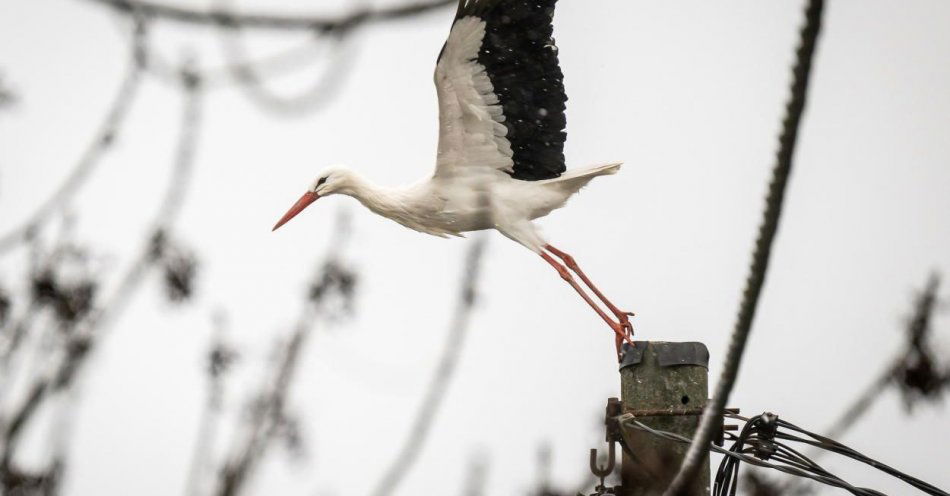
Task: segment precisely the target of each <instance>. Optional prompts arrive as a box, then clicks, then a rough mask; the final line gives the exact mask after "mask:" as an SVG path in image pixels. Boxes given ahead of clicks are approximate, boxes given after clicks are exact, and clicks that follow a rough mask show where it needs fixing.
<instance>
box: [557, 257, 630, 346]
mask: <svg viewBox="0 0 950 496" xmlns="http://www.w3.org/2000/svg"><path fill="white" fill-rule="evenodd" d="M544 249H546V250H548V251H550V252H551V253H553V254H555V255H557V257H558V258H560V259H561V260H563V261H564V265H566V266H567V267H568V268H569V269H571V270H572V271H574V273H575V274H577V276H578V277H580V278H581V280H582V281H584V284H586V285H587V287H589V288H590V289H591V291H593V292H594V294H595V295H597V298H600V301H602V302H604V305H606V306H607V308H609V309H610V311H611V312H612V313H613V314H614V316H616V317H617V320H619V321H620V324H621V325H623V327H624V329H625V332H626V333H628V336H633V326H632V325H631V324H630V319H629V318H628V317H629V316H632V315H633V313H631V312H624V311H622V310H620V309H619V308H617V306H616V305H614V304H613V303H611V301H610V300H608V299H607V297H606V296H604V294H603V293H601V292H600V290H599V289H597V286H594V283H593V282H591V280H590V279H589V278H588V277H587V275H586V274H584V271H582V270H581V268H580V266H578V265H577V262H575V261H574V257H572V256H570V255H568V254H567V253H565V252H563V251H561V250H558V249H557V248H555V247H553V246H551V245H545V246H544Z"/></svg>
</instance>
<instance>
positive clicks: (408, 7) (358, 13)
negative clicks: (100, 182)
mask: <svg viewBox="0 0 950 496" xmlns="http://www.w3.org/2000/svg"><path fill="white" fill-rule="evenodd" d="M87 1H91V2H94V3H97V4H100V5H104V6H108V7H111V8H113V9H114V10H116V11H118V12H121V13H125V14H130V15H143V16H146V17H154V18H158V19H163V20H168V21H175V22H182V23H188V24H206V25H215V24H223V25H233V26H241V27H246V28H255V29H277V30H288V29H292V30H310V31H323V32H328V31H349V30H351V29H353V28H356V27H358V26H361V25H363V24H367V23H375V22H382V21H392V20H399V19H405V18H409V17H414V16H416V15H418V14H421V13H424V12H428V11H431V10H436V9H438V8H441V7H447V6H449V5H456V4H457V3H458V0H428V1H417V2H413V3H407V4H405V5H399V6H395V7H382V8H369V7H367V8H362V9H359V10H355V11H353V12H351V13H349V14H345V15H342V16H339V17H323V16H305V15H276V14H234V13H231V12H227V11H222V10H207V11H201V10H192V9H188V8H185V7H178V6H172V5H163V4H160V3H154V2H149V1H141V0H87Z"/></svg>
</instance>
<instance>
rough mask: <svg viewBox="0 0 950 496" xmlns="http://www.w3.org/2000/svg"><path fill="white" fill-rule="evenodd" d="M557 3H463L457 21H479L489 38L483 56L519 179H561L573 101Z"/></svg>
mask: <svg viewBox="0 0 950 496" xmlns="http://www.w3.org/2000/svg"><path fill="white" fill-rule="evenodd" d="M556 2H557V0H467V1H466V0H460V1H459V7H458V11H457V13H456V19H461V18H463V17H468V16H476V17H479V18H481V19H482V20H484V21H485V24H486V33H485V39H484V40H483V41H482V46H481V49H480V50H479V53H478V62H479V63H480V64H482V65H483V66H485V70H486V72H487V73H488V77H489V79H491V82H492V86H493V87H494V91H495V94H496V95H498V99H499V102H500V104H501V106H502V109H503V112H504V115H505V121H504V122H503V124H504V125H505V127H507V128H508V134H507V136H506V138H507V139H508V141H509V142H510V143H511V149H512V151H513V152H514V157H513V160H514V168H513V169H514V172H513V173H512V174H511V176H512V177H513V178H515V179H522V180H527V181H537V180H541V179H552V178H555V177H558V176H560V175H561V174H562V173H564V171H565V170H566V167H565V166H564V142H565V141H566V139H567V133H566V132H565V131H564V129H565V127H566V126H567V119H566V117H565V115H564V111H565V108H566V102H567V95H566V94H565V92H564V74H563V73H562V72H561V68H560V65H559V64H558V56H557V46H556V45H555V43H554V38H553V31H554V28H553V26H552V22H553V19H554V4H555V3H556Z"/></svg>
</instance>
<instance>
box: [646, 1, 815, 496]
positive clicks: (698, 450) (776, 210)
mask: <svg viewBox="0 0 950 496" xmlns="http://www.w3.org/2000/svg"><path fill="white" fill-rule="evenodd" d="M823 7H824V1H823V0H809V2H808V7H807V8H806V10H805V26H804V28H802V31H801V40H800V42H799V47H798V52H797V58H796V61H795V67H794V69H793V73H794V81H793V83H792V88H791V97H790V99H789V101H788V105H787V107H786V109H785V112H786V116H785V119H784V121H783V126H782V134H781V137H780V138H779V151H778V156H777V161H776V164H775V167H774V169H773V170H772V181H771V184H770V185H769V192H768V197H767V198H766V206H765V212H764V213H763V216H762V217H763V218H762V225H761V227H760V228H759V236H758V239H757V240H756V243H755V250H754V252H753V255H752V266H751V268H750V271H749V276H748V279H747V280H746V288H745V291H744V292H743V296H742V303H741V304H740V306H739V315H738V318H737V319H736V325H735V329H734V330H733V333H732V338H731V339H730V343H729V350H728V352H727V355H726V360H725V363H724V365H723V370H722V375H721V377H720V378H719V382H718V383H717V385H716V392H715V395H714V396H713V398H712V400H711V401H710V402H709V404H708V406H707V407H706V409H705V411H704V412H703V416H702V420H701V421H700V426H699V428H698V429H697V431H696V435H695V436H694V437H693V442H692V444H691V445H690V447H689V450H688V451H687V453H686V456H685V458H684V460H683V465H682V466H681V467H680V470H679V472H678V473H677V474H676V477H675V478H674V479H673V482H672V484H671V485H670V487H669V488H667V490H666V491H665V492H664V495H665V496H679V495H681V494H685V493H686V488H687V487H688V486H689V485H690V484H691V483H692V480H693V478H694V477H695V476H696V473H697V472H698V471H699V468H700V467H701V466H702V464H703V463H702V462H703V460H704V459H705V457H706V452H707V450H708V446H709V442H710V441H711V440H712V438H713V436H714V435H715V431H716V429H717V428H718V426H719V423H720V422H721V419H722V412H723V408H725V406H726V401H728V400H729V393H730V392H731V391H732V387H733V385H734V384H735V381H736V377H737V376H738V373H739V365H740V364H741V362H742V354H743V352H744V351H745V345H746V341H747V339H748V337H749V332H750V331H751V329H752V321H753V319H754V317H755V311H756V308H757V305H758V301H759V295H760V294H761V292H762V286H763V285H764V283H765V276H766V273H767V271H768V266H769V259H770V255H771V252H772V243H773V241H774V240H775V234H776V232H777V231H778V224H779V219H780V218H781V215H782V204H783V201H784V199H785V189H786V188H785V187H786V185H787V183H788V178H789V175H790V173H791V169H792V158H793V155H794V152H795V143H796V140H797V137H798V127H799V124H800V123H801V119H802V113H803V112H804V110H805V100H806V96H807V92H808V76H809V73H810V72H811V66H812V58H813V56H814V53H815V45H816V43H817V40H818V33H819V31H820V28H821V13H822V8H823Z"/></svg>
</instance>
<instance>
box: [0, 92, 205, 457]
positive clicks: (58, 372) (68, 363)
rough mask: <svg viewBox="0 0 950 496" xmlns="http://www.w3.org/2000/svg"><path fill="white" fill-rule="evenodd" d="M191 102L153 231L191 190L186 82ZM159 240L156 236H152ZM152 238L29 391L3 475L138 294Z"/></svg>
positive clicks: (193, 114) (6, 437)
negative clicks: (26, 434) (31, 429)
mask: <svg viewBox="0 0 950 496" xmlns="http://www.w3.org/2000/svg"><path fill="white" fill-rule="evenodd" d="M185 88H186V89H187V90H188V91H187V92H186V101H185V106H184V112H183V118H182V130H181V135H180V137H179V145H178V150H177V153H176V156H175V161H174V163H173V172H172V177H171V179H170V181H169V185H168V187H167V189H166V193H165V196H164V198H163V201H162V203H161V205H160V207H159V209H158V213H157V216H156V219H155V222H154V230H153V231H152V232H153V233H160V232H165V231H167V230H169V229H170V228H171V227H172V225H173V223H174V221H175V220H176V218H177V216H178V213H179V211H180V209H181V205H182V202H183V200H184V194H185V192H186V190H187V188H186V186H187V184H188V180H189V178H190V176H191V171H192V165H193V158H194V150H195V143H196V139H197V135H198V132H197V126H198V122H199V117H200V112H199V110H200V105H198V102H199V100H200V94H201V92H200V86H199V84H198V81H197V80H195V79H190V78H187V77H186V78H185ZM153 238H154V235H153ZM153 242H154V240H153V239H149V240H148V241H147V242H146V243H145V246H144V247H143V249H142V252H141V255H140V256H139V258H138V259H136V260H135V261H134V262H133V263H132V264H131V265H130V267H129V270H128V272H126V273H125V274H124V276H123V277H122V278H121V279H120V282H119V283H118V284H117V286H116V288H115V289H114V292H113V295H112V297H111V298H110V299H108V300H107V301H106V302H105V303H104V304H102V305H100V306H98V307H97V308H94V309H93V310H92V311H90V312H88V313H86V314H84V318H83V319H82V320H81V321H79V322H75V323H74V324H73V328H72V330H71V332H70V333H69V335H68V337H67V340H66V342H65V343H64V345H63V350H62V357H61V359H60V360H59V361H58V362H57V363H56V365H55V366H54V367H53V369H52V370H51V371H50V372H48V373H42V372H41V373H40V374H39V375H38V376H37V377H36V379H35V380H34V381H33V382H32V384H31V386H30V387H29V388H28V391H29V393H28V395H27V397H26V399H25V401H23V402H22V403H21V405H20V406H19V407H18V408H16V409H15V410H14V412H13V414H12V415H11V416H10V418H11V419H12V420H10V421H9V422H8V423H7V424H6V426H5V427H4V429H3V432H2V438H0V448H2V464H0V469H2V470H3V471H4V472H10V473H14V472H16V470H15V469H14V467H13V461H14V455H15V452H16V448H17V443H18V440H19V437H20V434H21V433H22V429H23V427H24V426H25V425H26V424H27V423H28V422H29V421H30V420H31V419H33V418H35V414H36V412H37V411H38V409H39V407H40V406H41V405H42V404H43V403H44V401H45V400H47V399H48V398H49V397H50V396H51V395H52V394H53V393H54V392H57V391H60V390H63V389H67V388H69V387H70V386H71V384H72V383H73V379H74V378H75V376H76V374H77V372H78V371H79V370H80V369H81V367H82V365H83V364H84V363H85V362H86V360H87V359H88V357H89V356H90V351H92V349H93V348H94V346H95V345H96V344H100V341H101V339H102V338H103V335H104V333H105V331H106V330H107V328H108V325H109V324H110V323H111V322H113V321H114V320H115V319H116V318H117V317H118V315H119V314H120V313H121V311H122V310H123V309H124V308H125V307H126V303H127V302H128V301H129V300H130V299H131V297H132V296H133V295H134V294H135V289H136V288H138V287H139V286H140V283H141V282H142V281H143V280H144V277H145V275H146V274H147V273H148V269H149V267H150V266H151V262H152V260H153Z"/></svg>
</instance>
